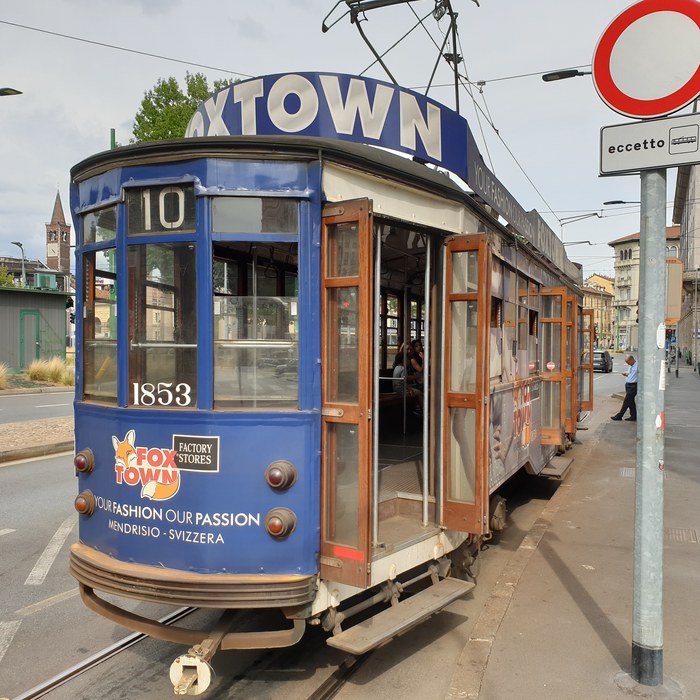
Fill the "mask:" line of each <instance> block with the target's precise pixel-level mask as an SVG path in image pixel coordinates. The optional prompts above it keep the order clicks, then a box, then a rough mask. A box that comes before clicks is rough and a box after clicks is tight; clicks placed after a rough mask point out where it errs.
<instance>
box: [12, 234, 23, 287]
mask: <svg viewBox="0 0 700 700" xmlns="http://www.w3.org/2000/svg"><path fill="white" fill-rule="evenodd" d="M12 245H16V246H17V247H18V248H19V249H20V250H21V251H22V286H23V287H26V286H27V278H26V276H25V274H24V246H23V245H22V244H21V243H20V242H19V241H12Z"/></svg>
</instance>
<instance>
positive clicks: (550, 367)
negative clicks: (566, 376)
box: [547, 361, 556, 372]
mask: <svg viewBox="0 0 700 700" xmlns="http://www.w3.org/2000/svg"><path fill="white" fill-rule="evenodd" d="M555 367H556V364H555V363H554V362H551V361H550V362H548V363H547V369H548V370H549V371H550V372H551V371H552V370H553V369H554V368H555Z"/></svg>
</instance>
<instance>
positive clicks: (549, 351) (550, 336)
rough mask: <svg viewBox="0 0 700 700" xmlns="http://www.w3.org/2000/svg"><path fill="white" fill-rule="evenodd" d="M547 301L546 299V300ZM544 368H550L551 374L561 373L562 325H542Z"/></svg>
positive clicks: (542, 363) (550, 323) (542, 359)
mask: <svg viewBox="0 0 700 700" xmlns="http://www.w3.org/2000/svg"><path fill="white" fill-rule="evenodd" d="M545 299H546V298H545ZM540 362H541V366H542V367H548V368H549V367H550V366H551V365H552V364H553V365H554V366H553V367H552V369H551V370H549V371H551V372H561V323H559V322H556V323H555V322H548V323H543V324H542V353H541V358H540Z"/></svg>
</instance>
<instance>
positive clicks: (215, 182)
mask: <svg viewBox="0 0 700 700" xmlns="http://www.w3.org/2000/svg"><path fill="white" fill-rule="evenodd" d="M174 181H180V182H181V181H190V182H191V181H194V182H195V184H196V193H197V194H198V195H199V197H198V200H197V212H196V221H197V231H196V233H192V234H171V235H160V236H138V237H132V238H128V237H127V235H126V229H125V221H126V217H125V215H124V212H123V208H124V204H122V203H121V188H122V186H124V185H128V186H139V185H146V184H163V183H168V182H174ZM234 194H235V195H243V196H245V195H250V194H254V195H255V196H261V195H273V196H291V197H293V198H295V199H297V200H298V201H299V235H298V236H291V237H290V236H288V235H286V236H278V237H277V236H267V237H265V238H266V240H270V241H272V240H277V239H278V238H279V239H284V240H297V241H298V244H299V251H298V253H299V331H300V332H299V409H300V410H298V411H288V410H287V411H279V412H275V411H272V410H269V411H265V412H255V413H253V412H246V411H244V410H240V409H239V410H235V411H230V412H229V411H216V412H214V411H212V410H209V409H211V406H212V402H213V367H212V357H213V340H212V338H213V334H212V282H211V269H212V268H211V265H212V258H211V256H212V253H211V243H212V238H213V237H212V233H211V225H210V213H209V207H208V202H209V197H208V196H207V195H211V196H231V195H234ZM116 202H119V215H118V227H117V238H116V243H117V248H118V253H117V268H118V269H117V286H118V290H119V293H118V315H117V318H118V324H119V328H118V369H119V392H118V397H119V404H120V406H122V407H121V408H117V407H107V406H96V405H94V404H86V403H84V402H80V401H77V402H76V445H77V449H78V450H80V449H83V448H85V447H90V449H92V451H93V452H94V454H95V460H96V468H95V470H94V471H93V472H92V473H91V474H87V475H85V474H80V475H79V477H78V478H79V482H80V483H79V486H80V490H84V489H89V490H91V491H92V492H93V493H94V494H95V497H96V499H97V508H96V511H95V513H94V514H93V515H92V516H90V517H86V516H81V517H80V539H81V541H82V542H83V543H85V544H87V545H89V546H92V547H94V548H95V549H97V550H99V551H101V552H104V553H107V554H108V555H110V556H112V557H114V558H115V559H118V560H120V561H124V562H133V563H139V564H146V565H152V566H162V567H168V568H174V569H181V570H183V571H193V572H200V573H245V574H250V573H266V574H280V575H284V574H305V575H307V574H314V573H315V572H316V571H317V570H318V549H319V531H320V444H321V437H320V430H321V427H320V426H321V421H320V412H319V411H320V405H321V375H320V354H321V347H320V343H321V341H320V337H321V333H320V290H319V285H318V279H319V271H320V230H321V223H320V216H321V166H320V163H318V162H316V161H313V160H312V161H310V162H306V163H298V162H290V161H274V160H265V161H253V160H231V159H221V160H219V159H216V158H201V159H190V160H183V161H176V162H171V163H164V164H151V165H148V164H145V165H138V166H128V167H120V168H115V169H114V170H112V171H109V172H105V173H102V174H99V175H96V176H95V177H92V178H89V179H87V180H85V181H83V182H81V183H79V184H76V185H73V187H72V189H71V208H72V210H73V212H74V222H75V225H76V231H77V232H78V233H80V226H81V221H82V220H81V217H80V214H81V213H82V212H84V211H88V210H90V209H94V208H96V207H101V206H104V205H106V204H114V203H116ZM240 238H241V237H240V236H238V237H236V236H226V235H217V239H219V240H221V239H224V240H226V239H228V240H234V239H237V240H240ZM81 240H82V237H81V236H80V235H79V237H78V241H81ZM187 240H191V241H195V242H196V245H197V261H196V265H197V277H198V284H197V294H198V299H197V314H198V318H197V323H198V392H197V396H198V406H197V409H200V410H191V409H187V410H182V411H181V410H173V409H170V410H163V411H154V410H147V409H128V408H126V407H125V406H126V404H127V403H128V396H129V385H128V356H129V338H128V295H127V283H128V277H127V263H128V259H127V246H128V245H131V244H143V243H154V242H164V241H187ZM104 247H105V245H104V244H95V245H90V246H80V244H79V247H78V260H79V261H82V253H84V252H85V251H89V250H100V249H101V248H104ZM77 293H78V298H79V299H84V298H85V290H84V275H83V274H81V275H79V276H78V289H77ZM80 326H81V324H79V329H80V333H79V335H78V339H77V341H78V344H79V346H78V363H80V362H81V361H82V328H81V327H80ZM79 366H80V364H78V367H79ZM82 379H83V378H82V372H78V378H77V387H76V389H77V394H76V395H77V396H81V395H82V388H83V385H82ZM202 409H204V410H202ZM130 431H133V432H130ZM178 436H181V437H180V438H178ZM213 438H218V440H213ZM176 444H179V445H180V446H181V447H183V446H184V449H183V450H179V451H178V450H177V449H175V447H176ZM187 445H191V449H192V450H193V451H192V452H191V453H190V452H188V451H187V450H188V449H190V448H188V447H187ZM214 445H216V447H217V449H218V453H217V454H218V459H217V460H216V465H217V469H216V470H213V469H211V466H212V465H211V464H210V463H208V464H206V465H204V464H200V465H198V464H195V463H190V462H183V460H187V459H190V460H196V459H202V460H206V459H207V457H208V455H207V454H206V453H201V454H200V453H198V452H196V451H194V450H195V448H196V449H202V450H205V449H207V446H209V448H208V449H211V450H214ZM118 456H120V457H121V458H122V460H123V462H120V461H119V460H118V459H117V457H118ZM278 459H285V460H288V461H290V462H292V463H293V464H294V465H295V466H296V468H297V470H298V473H299V479H298V481H297V482H296V483H295V484H294V486H292V488H291V489H289V491H287V492H284V493H280V492H276V491H274V490H273V489H271V488H270V487H269V486H268V485H267V483H266V482H265V479H264V476H263V474H264V470H265V468H266V467H267V465H268V464H269V463H270V462H272V461H274V460H278ZM174 465H176V466H175V467H174ZM204 467H206V468H204ZM173 490H174V491H175V492H174V493H172V494H171V492H172V491H173ZM274 507H286V508H289V509H291V510H292V511H294V513H295V514H296V515H297V519H298V524H297V528H296V530H295V531H294V532H293V533H291V534H290V535H289V536H288V537H287V538H286V539H284V540H281V541H280V540H275V539H273V538H272V537H270V535H268V534H267V532H266V531H265V528H264V518H265V514H266V513H267V512H268V511H269V510H270V509H272V508H274Z"/></svg>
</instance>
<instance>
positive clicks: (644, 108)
mask: <svg viewBox="0 0 700 700" xmlns="http://www.w3.org/2000/svg"><path fill="white" fill-rule="evenodd" d="M592 73H593V82H594V84H595V87H596V90H597V91H598V94H599V95H600V97H601V99H602V100H603V102H605V104H607V105H608V107H610V108H611V109H613V110H615V111H616V112H618V113H620V114H623V115H625V116H628V117H637V118H639V119H651V118H653V117H661V116H664V115H666V114H671V113H672V112H676V111H677V110H679V109H681V108H683V107H685V106H686V105H688V104H690V103H691V102H692V101H693V100H694V99H695V98H696V97H697V96H698V95H700V2H698V0H642V2H638V3H636V4H634V5H632V6H631V7H628V8H627V9H626V10H623V12H621V13H620V14H619V15H618V16H617V17H615V19H614V20H613V21H612V22H611V23H610V24H609V25H608V27H607V28H606V29H605V31H604V32H603V35H602V36H601V37H600V39H599V41H598V44H597V46H596V49H595V53H594V56H593V71H592Z"/></svg>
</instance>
